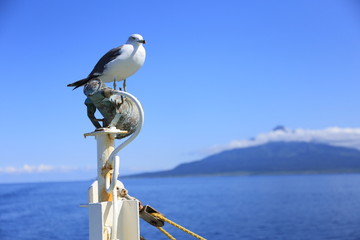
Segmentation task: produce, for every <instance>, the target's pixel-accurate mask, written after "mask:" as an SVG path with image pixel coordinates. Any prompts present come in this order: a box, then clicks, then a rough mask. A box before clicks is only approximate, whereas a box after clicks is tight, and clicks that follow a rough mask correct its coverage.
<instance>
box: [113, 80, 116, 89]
mask: <svg viewBox="0 0 360 240" xmlns="http://www.w3.org/2000/svg"><path fill="white" fill-rule="evenodd" d="M113 86H114V90H116V80H115V79H114V85H113Z"/></svg>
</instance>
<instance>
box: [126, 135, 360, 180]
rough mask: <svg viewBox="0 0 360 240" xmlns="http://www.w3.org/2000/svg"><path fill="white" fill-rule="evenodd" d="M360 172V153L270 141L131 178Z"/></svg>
mask: <svg viewBox="0 0 360 240" xmlns="http://www.w3.org/2000/svg"><path fill="white" fill-rule="evenodd" d="M305 172H315V173H322V172H337V173H341V172H360V151H359V150H357V149H353V148H345V147H335V146H330V145H327V144H320V143H308V142H270V143H267V144H263V145H259V146H253V147H247V148H237V149H232V150H227V151H224V152H221V153H218V154H214V155H211V156H209V157H206V158H204V159H202V160H200V161H194V162H189V163H183V164H180V165H178V166H177V167H175V168H174V169H172V170H168V171H160V172H151V173H142V174H137V175H132V176H131V177H168V176H189V175H220V174H280V173H305Z"/></svg>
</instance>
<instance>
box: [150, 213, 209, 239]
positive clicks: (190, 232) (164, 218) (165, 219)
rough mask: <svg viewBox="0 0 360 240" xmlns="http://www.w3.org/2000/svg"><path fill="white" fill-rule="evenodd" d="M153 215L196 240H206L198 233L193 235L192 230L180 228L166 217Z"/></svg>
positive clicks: (158, 214)
mask: <svg viewBox="0 0 360 240" xmlns="http://www.w3.org/2000/svg"><path fill="white" fill-rule="evenodd" d="M151 215H153V216H154V217H157V218H159V219H161V220H163V221H165V222H167V223H169V224H171V225H173V226H174V227H177V228H179V229H180V230H182V231H184V232H186V233H188V234H190V235H191V236H193V237H195V238H197V239H200V240H206V239H205V238H203V237H201V236H199V235H197V234H196V233H193V232H192V231H190V230H188V229H186V228H184V227H182V226H180V225H179V224H177V223H175V222H173V221H171V220H169V219H167V218H166V217H165V216H164V215H162V214H160V213H151Z"/></svg>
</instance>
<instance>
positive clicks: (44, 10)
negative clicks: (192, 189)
mask: <svg viewBox="0 0 360 240" xmlns="http://www.w3.org/2000/svg"><path fill="white" fill-rule="evenodd" d="M132 33H140V34H141V35H143V37H144V38H145V39H146V40H147V44H146V45H145V48H146V50H147V59H146V62H145V65H144V66H143V68H142V69H141V70H140V71H139V72H138V73H136V74H135V75H134V76H132V77H130V78H129V79H128V82H127V84H128V92H130V93H132V94H133V95H135V96H136V97H137V98H138V99H139V100H140V101H141V103H142V104H143V106H144V109H145V115H146V119H145V125H144V129H143V131H142V132H141V133H140V135H139V137H138V138H137V139H136V140H135V141H134V142H133V143H132V144H131V145H129V146H128V147H126V148H125V149H124V150H123V151H122V152H121V153H120V157H121V174H129V173H133V172H141V171H151V170H160V169H168V168H172V167H174V166H176V165H177V164H179V163H181V162H186V161H192V160H197V159H200V158H202V157H204V156H205V155H206V149H209V148H211V147H213V146H216V145H226V144H228V143H229V142H231V141H235V140H241V139H248V138H250V137H253V136H255V135H257V134H258V133H263V132H267V131H269V130H271V129H272V128H273V127H275V126H276V125H278V124H282V125H285V126H286V127H288V128H291V129H297V128H301V129H325V128H328V127H340V128H357V127H359V123H360V113H359V103H360V94H359V87H360V84H359V77H360V68H359V63H360V44H359V42H360V4H358V3H357V2H356V1H355V0H353V1H339V0H317V1H310V0H304V1H288V0H281V1H280V0H279V1H265V0H255V1H235V0H224V1H189V0H184V1H142V0H138V1H110V0H109V1H82V0H79V1H68V0H63V1H45V0H43V1H40V0H36V1H20V0H12V1H10V0H8V1H2V3H1V4H0V52H1V55H0V61H1V62H0V63H1V64H0V68H1V69H0V70H1V73H2V74H1V75H2V86H3V91H2V94H1V101H0V104H1V105H0V106H1V109H2V116H1V118H0V123H1V126H2V130H1V132H2V134H1V136H2V137H1V144H0V151H1V153H2V154H1V158H0V169H5V168H7V169H10V168H12V169H18V168H21V169H28V171H25V170H24V171H22V172H21V171H20V172H19V171H18V172H16V171H14V173H11V171H8V173H4V172H1V171H0V182H9V181H47V180H76V179H88V178H91V177H94V176H95V169H94V168H95V166H96V142H95V140H93V139H92V138H87V139H84V138H83V133H86V132H91V131H92V130H93V126H92V124H91V122H90V121H89V120H88V119H87V116H86V109H85V106H84V104H83V102H84V100H85V97H84V95H83V93H82V90H81V89H79V90H76V91H71V89H70V88H67V87H66V85H67V84H68V83H70V82H73V81H76V80H78V79H81V78H83V77H85V76H87V74H88V73H89V72H90V71H91V70H92V68H93V66H94V64H95V63H96V62H97V60H98V59H99V58H100V57H101V56H102V55H103V54H104V53H106V52H107V51H108V50H109V49H111V48H113V47H116V46H119V45H121V44H123V43H124V42H125V41H126V39H127V38H128V36H129V35H130V34H132ZM24 166H25V168H24ZM32 169H45V170H46V169H48V170H49V171H44V173H36V171H35V173H33V172H34V171H33V170H32ZM39 172H41V171H39ZM45 172H46V174H45ZM79 172H81V174H79Z"/></svg>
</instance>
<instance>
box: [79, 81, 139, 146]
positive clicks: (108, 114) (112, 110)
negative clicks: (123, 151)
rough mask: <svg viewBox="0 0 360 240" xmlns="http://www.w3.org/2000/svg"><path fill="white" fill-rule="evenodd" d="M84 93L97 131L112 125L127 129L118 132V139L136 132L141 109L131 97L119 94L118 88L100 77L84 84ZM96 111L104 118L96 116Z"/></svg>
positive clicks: (90, 116)
mask: <svg viewBox="0 0 360 240" xmlns="http://www.w3.org/2000/svg"><path fill="white" fill-rule="evenodd" d="M84 94H85V95H86V96H87V98H86V100H85V105H86V107H87V115H88V118H89V119H90V121H91V122H92V124H93V125H94V126H95V127H96V130H97V131H101V130H102V129H103V128H111V127H116V128H117V129H121V130H125V131H127V133H120V134H117V136H116V138H117V139H121V138H124V137H127V136H129V135H131V134H132V133H134V132H135V130H136V128H137V127H138V124H139V110H138V108H137V107H136V105H135V103H134V102H133V101H131V100H130V99H129V98H127V97H123V96H120V95H118V94H117V91H116V90H113V89H111V88H109V87H107V86H106V85H105V84H104V83H103V82H102V81H100V80H99V79H92V80H91V81H89V82H88V83H87V84H86V85H85V86H84ZM96 111H99V112H100V114H101V115H102V116H103V119H98V118H96V117H95V113H96ZM100 121H101V122H102V125H101V124H100Z"/></svg>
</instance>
